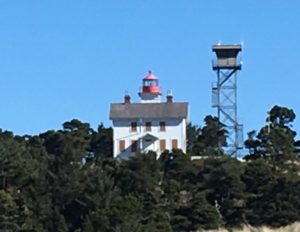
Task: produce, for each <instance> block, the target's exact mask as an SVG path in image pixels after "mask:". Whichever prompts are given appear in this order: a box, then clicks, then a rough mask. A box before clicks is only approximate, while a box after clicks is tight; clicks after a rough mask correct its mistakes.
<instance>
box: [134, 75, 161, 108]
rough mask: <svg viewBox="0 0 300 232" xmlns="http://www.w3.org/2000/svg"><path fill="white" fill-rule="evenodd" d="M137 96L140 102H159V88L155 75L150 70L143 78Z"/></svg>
mask: <svg viewBox="0 0 300 232" xmlns="http://www.w3.org/2000/svg"><path fill="white" fill-rule="evenodd" d="M139 96H140V98H141V103H160V101H161V100H160V96H161V90H160V87H159V83H158V79H157V77H156V76H155V75H154V74H153V73H152V71H151V70H149V71H148V74H147V75H146V76H145V77H144V79H143V86H142V87H140V92H139Z"/></svg>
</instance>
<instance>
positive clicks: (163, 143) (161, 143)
mask: <svg viewBox="0 0 300 232" xmlns="http://www.w3.org/2000/svg"><path fill="white" fill-rule="evenodd" d="M159 148H160V151H164V150H166V140H165V139H161V140H160V141H159Z"/></svg>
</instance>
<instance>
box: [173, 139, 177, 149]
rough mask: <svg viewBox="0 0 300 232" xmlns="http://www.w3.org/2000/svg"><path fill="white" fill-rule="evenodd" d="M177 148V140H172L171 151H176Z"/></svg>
mask: <svg viewBox="0 0 300 232" xmlns="http://www.w3.org/2000/svg"><path fill="white" fill-rule="evenodd" d="M177 148H178V142H177V139H172V149H177Z"/></svg>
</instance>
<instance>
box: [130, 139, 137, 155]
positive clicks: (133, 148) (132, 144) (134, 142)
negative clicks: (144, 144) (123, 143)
mask: <svg viewBox="0 0 300 232" xmlns="http://www.w3.org/2000/svg"><path fill="white" fill-rule="evenodd" d="M131 152H137V141H136V140H132V141H131Z"/></svg>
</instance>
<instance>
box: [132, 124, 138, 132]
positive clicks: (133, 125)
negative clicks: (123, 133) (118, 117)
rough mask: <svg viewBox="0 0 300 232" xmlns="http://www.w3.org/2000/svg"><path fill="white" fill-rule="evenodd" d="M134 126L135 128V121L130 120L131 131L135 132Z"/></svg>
mask: <svg viewBox="0 0 300 232" xmlns="http://www.w3.org/2000/svg"><path fill="white" fill-rule="evenodd" d="M136 128H137V123H136V122H131V132H136Z"/></svg>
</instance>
